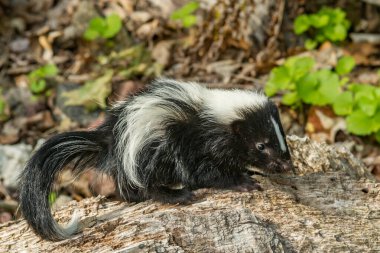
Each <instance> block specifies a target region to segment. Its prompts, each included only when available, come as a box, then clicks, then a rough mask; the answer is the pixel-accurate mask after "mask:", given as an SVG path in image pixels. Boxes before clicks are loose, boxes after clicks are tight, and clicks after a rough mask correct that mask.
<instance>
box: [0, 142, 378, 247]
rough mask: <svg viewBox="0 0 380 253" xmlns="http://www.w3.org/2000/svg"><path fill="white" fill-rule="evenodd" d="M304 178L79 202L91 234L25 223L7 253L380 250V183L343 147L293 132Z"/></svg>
mask: <svg viewBox="0 0 380 253" xmlns="http://www.w3.org/2000/svg"><path fill="white" fill-rule="evenodd" d="M288 140H289V145H290V147H291V149H292V152H293V159H294V164H295V165H296V173H295V175H275V176H269V177H265V176H262V175H261V176H260V175H256V176H254V177H255V178H256V179H257V180H258V181H259V182H260V183H261V186H262V187H263V189H264V191H262V192H261V191H253V192H246V193H240V192H234V191H229V190H211V189H202V190H199V191H197V192H196V200H195V201H194V202H193V203H192V204H189V205H167V204H166V205H164V204H160V203H156V202H153V201H146V202H143V203H138V204H134V203H119V202H107V201H106V200H105V199H104V198H101V197H97V198H92V199H86V200H84V201H81V202H71V203H70V204H69V205H68V206H67V207H64V208H61V209H60V210H59V211H57V212H56V213H55V217H56V218H57V219H58V220H59V221H60V222H67V221H68V220H70V217H71V215H72V214H73V212H74V210H77V211H78V212H79V213H80V214H81V215H82V221H81V224H82V225H83V227H84V229H83V232H82V233H80V234H78V235H75V236H74V237H73V238H72V239H69V240H65V241H61V242H54V243H52V242H48V241H44V240H42V239H40V238H38V237H37V236H36V235H35V234H34V233H33V232H32V231H31V230H30V229H29V228H28V226H27V224H26V223H25V221H24V220H22V219H20V220H17V221H13V222H10V223H8V224H3V225H1V226H0V238H1V239H0V252H45V251H49V252H110V251H114V252H378V251H380V193H379V192H380V184H379V183H376V182H375V180H374V179H373V178H372V176H371V175H370V173H369V172H368V171H367V170H366V168H365V167H364V166H363V164H362V163H361V162H360V161H358V160H357V159H355V158H354V157H353V156H352V154H351V153H349V152H348V151H346V150H344V149H337V148H334V147H332V146H328V145H325V144H320V143H315V142H313V141H310V140H308V139H306V138H305V139H300V138H297V137H289V138H288Z"/></svg>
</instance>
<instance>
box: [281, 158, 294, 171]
mask: <svg viewBox="0 0 380 253" xmlns="http://www.w3.org/2000/svg"><path fill="white" fill-rule="evenodd" d="M281 167H282V170H283V171H285V172H290V171H292V172H294V166H293V163H292V160H289V161H286V162H282V164H281Z"/></svg>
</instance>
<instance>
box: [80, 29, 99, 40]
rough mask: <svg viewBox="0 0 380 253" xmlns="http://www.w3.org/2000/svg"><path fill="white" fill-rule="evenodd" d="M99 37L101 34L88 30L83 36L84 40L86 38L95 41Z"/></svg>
mask: <svg viewBox="0 0 380 253" xmlns="http://www.w3.org/2000/svg"><path fill="white" fill-rule="evenodd" d="M99 36H100V34H99V32H98V31H96V30H93V29H87V30H86V31H85V32H84V34H83V38H85V39H86V40H94V39H97V38H98V37H99Z"/></svg>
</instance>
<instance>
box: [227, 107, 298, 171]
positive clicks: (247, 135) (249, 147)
mask: <svg viewBox="0 0 380 253" xmlns="http://www.w3.org/2000/svg"><path fill="white" fill-rule="evenodd" d="M239 113H240V114H241V119H239V120H236V121H234V122H233V123H232V129H233V131H234V133H235V134H236V135H237V138H238V140H239V142H240V143H241V145H243V147H244V148H243V150H245V154H244V155H245V159H246V161H247V162H248V163H249V165H252V166H255V167H258V168H260V169H263V170H265V171H268V172H287V171H292V169H293V164H292V160H291V157H290V152H289V148H288V145H287V143H286V139H285V134H284V130H283V128H282V125H281V121H280V117H279V113H278V109H277V107H276V105H275V104H274V103H273V102H271V101H270V100H267V102H265V103H264V104H262V105H259V106H257V107H254V108H244V109H242V110H240V112H239Z"/></svg>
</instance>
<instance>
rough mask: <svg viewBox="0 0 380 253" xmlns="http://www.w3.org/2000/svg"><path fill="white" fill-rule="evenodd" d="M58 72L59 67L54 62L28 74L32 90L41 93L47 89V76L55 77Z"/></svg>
mask: <svg viewBox="0 0 380 253" xmlns="http://www.w3.org/2000/svg"><path fill="white" fill-rule="evenodd" d="M57 74H58V68H57V66H55V65H54V64H47V65H44V66H42V67H40V68H38V69H36V70H34V71H32V72H30V73H29V75H28V80H29V85H30V90H31V91H32V92H33V93H35V94H40V93H42V92H43V91H45V90H46V80H45V79H46V78H47V77H54V76H56V75H57Z"/></svg>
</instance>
